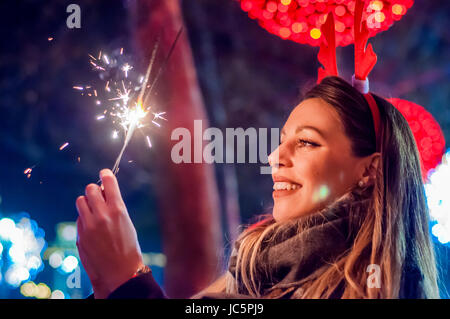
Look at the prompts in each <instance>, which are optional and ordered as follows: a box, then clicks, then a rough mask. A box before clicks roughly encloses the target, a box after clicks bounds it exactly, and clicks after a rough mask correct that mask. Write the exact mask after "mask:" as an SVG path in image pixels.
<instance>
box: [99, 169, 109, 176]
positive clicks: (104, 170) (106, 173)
mask: <svg viewBox="0 0 450 319" xmlns="http://www.w3.org/2000/svg"><path fill="white" fill-rule="evenodd" d="M108 174H109V169H107V168H104V169H102V170H101V171H100V177H103V176H105V175H108Z"/></svg>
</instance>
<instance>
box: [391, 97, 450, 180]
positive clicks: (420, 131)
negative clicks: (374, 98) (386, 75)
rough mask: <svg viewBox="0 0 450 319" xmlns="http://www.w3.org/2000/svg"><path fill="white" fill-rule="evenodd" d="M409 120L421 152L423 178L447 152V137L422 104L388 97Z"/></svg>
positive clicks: (425, 177) (424, 178)
mask: <svg viewBox="0 0 450 319" xmlns="http://www.w3.org/2000/svg"><path fill="white" fill-rule="evenodd" d="M388 101H389V102H391V103H392V104H393V105H394V106H395V107H396V108H397V109H398V110H399V111H400V113H402V115H403V117H404V118H405V119H406V120H407V121H408V123H409V127H410V128H411V131H412V133H413V135H414V139H415V140H416V144H417V148H418V150H419V154H420V162H421V168H422V178H423V181H424V182H425V181H426V179H427V176H428V172H429V171H430V170H431V169H433V168H435V167H436V166H437V165H438V164H439V163H440V162H441V159H442V156H443V155H444V152H445V138H444V134H443V133H442V130H441V128H440V126H439V124H438V122H436V120H435V119H434V118H433V116H432V115H431V114H430V113H429V112H428V111H427V110H425V109H424V108H423V107H422V106H420V105H417V104H415V103H413V102H409V101H406V100H402V99H397V98H392V99H388Z"/></svg>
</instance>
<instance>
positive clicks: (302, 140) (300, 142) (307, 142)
mask: <svg viewBox="0 0 450 319" xmlns="http://www.w3.org/2000/svg"><path fill="white" fill-rule="evenodd" d="M297 144H298V145H300V146H303V145H306V146H317V144H316V143H314V142H310V141H307V140H304V139H298V140H297Z"/></svg>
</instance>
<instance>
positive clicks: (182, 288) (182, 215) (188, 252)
mask: <svg viewBox="0 0 450 319" xmlns="http://www.w3.org/2000/svg"><path fill="white" fill-rule="evenodd" d="M132 14H133V24H134V26H135V41H136V44H137V47H138V50H139V51H140V52H141V53H142V56H143V61H148V60H149V57H150V55H151V51H152V49H153V46H154V44H155V40H156V38H157V37H158V36H159V35H160V36H161V41H160V50H159V52H158V56H159V59H157V60H156V66H157V67H158V66H160V65H161V64H162V60H163V58H164V56H166V55H167V54H168V51H169V49H170V46H171V44H172V42H173V41H174V39H175V37H176V34H177V32H178V30H179V28H180V27H181V26H182V25H183V20H182V15H181V10H180V4H179V1H178V0H164V1H161V0H140V1H136V2H134V3H133V6H132ZM154 75H155V73H154ZM154 92H156V93H157V95H156V97H155V98H152V99H151V102H152V103H153V104H154V105H158V106H159V107H158V110H160V111H165V112H166V114H165V115H164V116H165V117H166V118H167V119H168V121H164V122H163V123H162V124H163V127H162V128H161V129H159V130H158V133H157V134H158V140H156V141H155V142H156V143H155V146H154V149H153V152H157V156H156V157H155V163H152V165H153V166H154V167H157V173H156V178H155V180H156V183H155V184H156V185H155V190H156V192H157V196H158V200H159V207H160V209H159V215H160V221H161V230H162V236H163V251H164V253H165V255H166V257H167V264H166V268H165V280H164V288H165V291H166V293H167V294H168V295H169V296H170V297H172V298H186V297H190V296H191V295H193V294H195V293H197V292H198V291H200V290H201V289H203V288H205V287H206V286H207V285H208V284H209V283H211V282H212V281H213V280H214V279H216V277H217V276H218V275H219V271H220V265H219V258H218V257H219V256H220V255H221V254H222V253H221V251H222V234H221V227H220V209H219V201H218V193H217V185H216V180H215V177H214V169H213V166H212V165H210V164H204V163H199V164H186V163H181V164H175V163H174V162H173V161H172V159H171V149H172V146H173V145H175V144H176V143H177V141H172V140H171V132H172V131H173V130H174V129H175V128H178V127H183V128H187V129H188V130H189V131H190V133H191V138H192V140H193V138H194V120H202V127H203V129H205V128H207V127H208V121H207V116H206V112H205V109H204V105H203V101H202V96H201V92H200V89H199V86H198V83H197V77H196V72H195V67H194V63H193V59H192V53H191V48H190V46H189V42H188V38H187V32H186V30H184V32H183V34H182V35H181V37H180V39H179V41H178V43H177V45H176V48H175V50H174V51H173V54H172V57H171V58H170V60H169V62H168V64H167V68H166V69H165V70H164V72H163V73H162V76H161V78H160V80H159V84H158V86H157V87H156V89H155V91H154ZM153 138H154V139H155V138H156V137H155V136H154V137H153ZM199 142H200V143H201V142H202V141H201V140H200V139H199V140H198V141H197V143H199ZM193 153H194V142H193V141H192V154H193ZM192 158H193V156H192Z"/></svg>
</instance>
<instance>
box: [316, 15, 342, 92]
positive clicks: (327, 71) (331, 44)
mask: <svg viewBox="0 0 450 319" xmlns="http://www.w3.org/2000/svg"><path fill="white" fill-rule="evenodd" d="M321 30H322V33H323V36H324V37H325V40H326V41H322V43H321V44H320V49H319V53H318V54H317V59H318V60H319V62H320V63H322V65H323V66H324V67H323V68H322V67H319V70H318V74H319V75H318V78H317V83H320V82H321V81H322V79H323V78H324V77H326V76H331V75H334V76H338V75H339V74H338V70H337V63H336V37H335V35H336V32H334V18H333V14H328V18H327V21H326V22H325V24H324V25H323V27H322V29H321Z"/></svg>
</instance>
